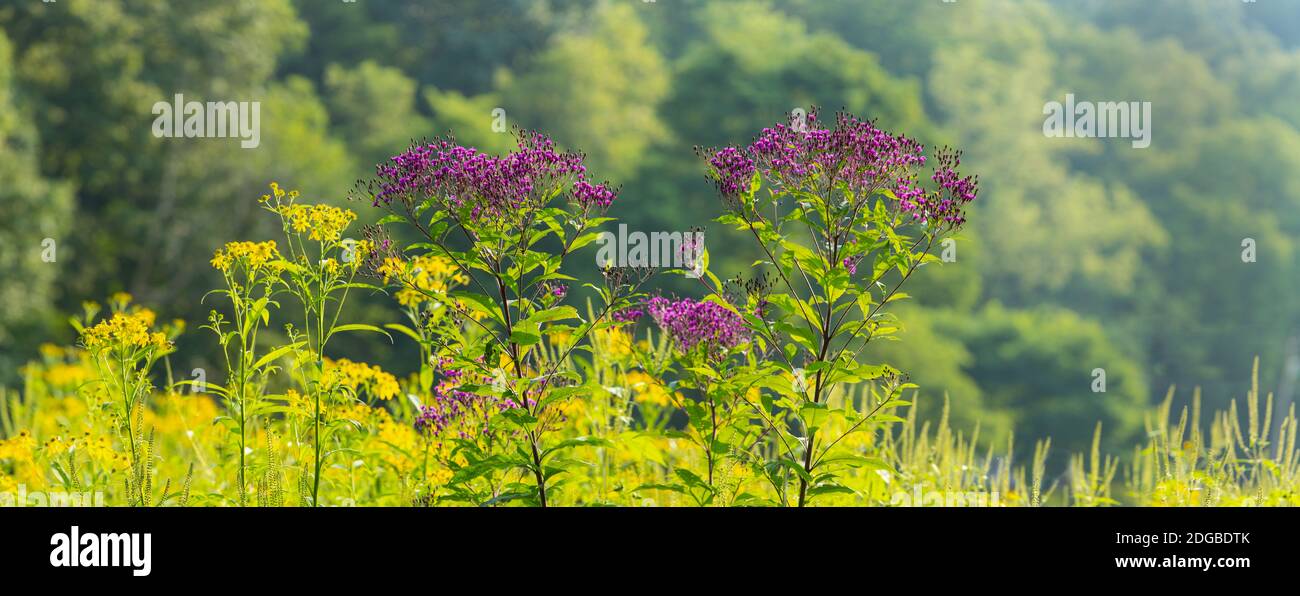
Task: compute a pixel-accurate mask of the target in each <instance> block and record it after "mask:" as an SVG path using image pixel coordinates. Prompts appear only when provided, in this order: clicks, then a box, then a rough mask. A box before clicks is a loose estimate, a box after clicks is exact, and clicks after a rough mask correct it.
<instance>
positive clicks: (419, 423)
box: [414, 358, 515, 439]
mask: <svg viewBox="0 0 1300 596" xmlns="http://www.w3.org/2000/svg"><path fill="white" fill-rule="evenodd" d="M451 364H452V360H451V359H450V358H443V359H441V360H439V361H438V365H437V366H436V367H435V370H434V372H435V374H438V375H439V376H440V377H441V379H440V380H439V381H438V384H437V385H435V386H434V387H433V401H432V403H430V404H427V405H423V406H420V413H419V414H418V415H417V416H416V418H415V425H414V426H415V430H416V432H419V433H421V434H425V435H429V436H440V435H441V434H442V432H443V431H444V430H446V429H447V428H448V427H449V426H452V425H453V424H456V423H458V422H465V421H468V420H474V421H476V422H479V423H482V424H483V425H484V426H486V424H487V420H488V418H490V417H491V415H492V414H494V413H496V412H498V411H500V410H507V409H510V408H514V407H515V402H514V400H511V399H502V398H500V397H497V396H495V395H480V394H477V393H473V392H469V391H464V390H462V389H460V386H461V381H462V379H463V377H464V372H463V371H461V370H457V369H453V368H449V367H450V366H451ZM484 381H485V382H489V380H488V379H484ZM469 430H470V429H469V428H468V427H467V425H465V424H461V425H460V428H459V429H458V434H459V436H460V437H461V438H462V439H465V438H469V437H470V432H469Z"/></svg>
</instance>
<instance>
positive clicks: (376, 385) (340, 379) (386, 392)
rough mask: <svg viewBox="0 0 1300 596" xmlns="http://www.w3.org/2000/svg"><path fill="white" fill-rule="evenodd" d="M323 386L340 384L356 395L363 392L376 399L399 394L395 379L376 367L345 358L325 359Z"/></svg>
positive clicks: (399, 389) (398, 386) (399, 388)
mask: <svg viewBox="0 0 1300 596" xmlns="http://www.w3.org/2000/svg"><path fill="white" fill-rule="evenodd" d="M325 384H326V385H331V386H332V385H334V384H341V385H343V386H345V387H347V388H349V389H351V390H352V391H354V392H357V393H359V392H361V391H362V390H365V391H366V392H368V393H369V394H370V396H371V397H375V398H378V399H392V398H394V397H397V395H398V394H399V393H401V386H400V385H398V383H397V377H394V376H393V375H391V374H389V373H386V372H384V370H383V369H381V368H379V367H378V366H371V365H369V364H366V363H364V362H353V361H351V360H348V359H346V358H339V359H338V360H330V359H328V358H327V359H325Z"/></svg>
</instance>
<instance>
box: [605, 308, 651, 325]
mask: <svg viewBox="0 0 1300 596" xmlns="http://www.w3.org/2000/svg"><path fill="white" fill-rule="evenodd" d="M644 314H645V311H643V310H641V309H639V308H625V309H622V310H616V311H614V314H612V315H610V317H611V318H613V319H614V320H615V321H618V322H619V323H635V322H637V321H638V320H640V318H641V316H642V315H644Z"/></svg>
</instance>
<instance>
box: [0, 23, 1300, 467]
mask: <svg viewBox="0 0 1300 596" xmlns="http://www.w3.org/2000/svg"><path fill="white" fill-rule="evenodd" d="M1298 44H1300V3H1296V2H1285V1H1275V2H1258V3H1243V2H1240V1H1237V0H1146V1H1142V2H1132V1H1129V2H1121V1H1107V0H1095V1H1083V0H1077V1H1066V0H1061V1H1058V2H1052V1H1043V0H1023V1H1013V0H962V1H960V2H952V3H948V2H941V1H939V0H926V1H903V0H771V1H763V0H743V1H736V0H658V1H650V2H642V1H640V0H549V1H544V0H492V1H484V0H437V1H427V2H420V1H398V0H359V1H357V2H337V1H323V0H231V1H223V2H211V1H209V0H170V1H168V2H155V1H151V0H59V1H58V2H57V3H48V4H47V3H42V2H40V1H37V0H0V305H3V306H2V307H0V385H11V386H12V385H13V384H15V383H18V382H19V381H20V378H21V376H20V375H21V366H22V364H23V363H24V362H25V361H27V360H29V359H31V358H33V357H34V356H35V355H36V353H37V346H38V345H39V344H40V343H42V342H46V341H51V340H53V341H58V342H63V343H69V342H72V341H73V340H74V339H75V332H74V330H73V329H72V328H71V327H70V326H69V325H68V324H67V318H66V317H67V313H70V312H75V311H78V310H80V304H81V303H82V301H85V300H102V299H103V298H104V297H105V296H107V295H109V294H110V293H113V292H116V291H125V292H129V293H131V294H133V295H134V296H135V297H136V300H137V301H138V302H140V303H142V304H147V305H150V306H151V307H153V308H154V309H155V310H157V311H158V312H159V314H160V316H161V317H164V318H167V319H171V318H181V319H185V320H187V321H190V322H191V325H192V326H197V324H199V323H200V322H202V321H204V320H205V319H206V316H207V311H208V310H209V309H210V308H211V305H208V304H201V303H199V302H198V301H197V300H196V299H195V298H196V297H197V296H202V295H203V294H204V292H206V291H207V290H209V289H210V288H213V287H217V286H218V285H219V284H220V278H219V273H218V272H217V271H214V270H213V269H212V268H211V267H208V266H207V261H208V259H209V258H210V257H211V255H212V253H213V251H214V250H215V249H217V248H219V246H220V244H221V243H222V242H224V241H225V240H226V239H230V238H249V239H254V240H257V239H262V238H267V237H271V235H272V233H273V232H274V230H273V229H271V228H272V227H273V226H272V222H271V221H269V220H268V219H267V218H265V217H264V216H259V214H258V213H257V203H256V201H255V200H254V198H255V197H257V196H259V195H260V194H262V193H263V192H265V187H266V184H267V182H268V181H270V180H277V181H279V182H280V183H281V184H284V185H287V186H289V187H292V188H300V189H302V191H303V194H304V196H306V197H308V198H310V199H311V200H312V201H326V202H333V203H334V204H336V205H346V206H349V207H351V208H353V209H355V210H357V211H358V212H359V213H360V219H361V220H362V221H373V220H374V219H375V218H376V217H377V216H375V215H374V213H372V212H371V210H370V207H369V205H368V204H357V203H351V204H348V202H347V200H346V195H347V192H348V190H349V189H350V188H352V186H353V183H354V181H355V180H356V179H358V178H361V177H364V176H367V175H368V174H371V173H373V171H374V164H375V163H376V162H379V161H382V160H384V159H386V158H387V157H388V156H390V155H393V154H396V153H398V152H400V151H401V150H402V149H404V148H405V147H406V146H407V144H408V143H409V142H410V140H411V139H413V138H420V137H425V136H434V135H438V134H444V133H446V132H449V131H450V132H453V133H454V134H455V135H456V136H457V138H458V139H459V140H460V141H461V142H463V143H465V144H469V145H475V146H478V147H480V148H483V149H485V150H492V149H498V150H499V149H505V148H507V147H508V146H510V144H511V143H512V141H513V139H512V137H511V136H510V135H509V134H508V133H501V132H498V131H496V130H494V128H493V123H494V121H495V120H494V111H495V110H497V109H501V110H504V114H505V117H506V120H507V121H508V123H509V124H511V125H519V126H523V127H527V128H536V129H540V130H543V131H546V132H548V133H550V134H551V135H553V136H554V137H555V138H556V139H557V141H558V142H560V143H563V144H565V145H566V146H573V147H581V148H583V149H584V150H586V151H587V153H588V163H589V165H590V166H591V168H592V170H593V171H594V172H597V173H599V175H600V176H601V177H607V178H609V179H610V180H611V181H613V182H615V183H616V184H620V185H622V187H623V190H622V193H621V195H620V200H619V202H618V204H617V205H616V206H615V208H614V211H613V212H612V214H613V215H616V216H617V217H618V218H619V220H620V221H621V222H623V223H626V224H628V226H629V228H631V229H633V230H643V231H661V230H662V231H686V230H689V229H690V228H691V227H693V226H702V227H704V228H705V230H706V234H707V235H708V236H707V238H708V240H707V243H708V244H709V245H710V246H713V247H714V250H713V254H714V260H715V262H714V265H713V268H714V269H715V270H716V271H718V272H719V273H727V272H729V271H733V270H734V271H740V270H742V269H744V268H747V267H748V266H749V264H750V263H751V262H752V261H753V260H754V258H755V257H756V255H754V254H747V253H746V252H744V250H745V247H748V245H747V244H744V243H739V242H732V241H730V240H731V238H730V237H729V236H728V235H727V234H728V232H726V231H725V230H723V229H721V226H717V225H716V224H714V225H713V226H710V222H711V220H712V219H713V218H714V217H716V216H717V215H718V214H719V213H720V210H721V206H720V205H719V204H718V201H717V200H716V197H715V193H714V189H713V188H712V186H711V185H710V184H709V183H708V182H707V181H706V180H705V179H704V176H703V173H704V172H703V169H702V166H701V165H700V163H699V160H698V159H697V158H696V157H695V155H694V154H693V153H692V151H691V150H690V148H691V147H692V146H693V145H703V146H718V145H723V144H728V143H744V142H747V141H749V138H748V137H749V135H751V134H752V131H755V130H758V129H760V128H761V127H763V126H766V125H769V124H770V123H771V122H775V121H778V120H781V119H783V118H784V114H788V113H789V112H790V111H791V110H792V109H794V108H797V107H801V106H802V107H806V106H809V105H817V106H821V107H822V108H823V110H824V111H827V112H831V111H834V110H836V109H839V108H844V109H847V110H849V111H851V112H853V113H855V114H858V115H863V116H866V117H872V118H876V119H878V121H879V124H880V126H882V127H883V128H886V129H889V130H899V131H907V132H909V133H910V134H915V135H918V136H919V137H920V139H921V140H922V141H923V142H925V143H927V144H935V143H938V144H952V145H956V146H959V147H962V148H964V149H965V150H966V155H965V158H964V164H965V169H966V170H967V171H969V172H978V173H979V174H980V179H981V184H982V188H983V192H982V193H981V199H980V201H978V202H976V203H975V204H974V205H973V209H974V213H973V214H972V215H971V217H970V224H969V225H967V227H966V228H965V229H964V230H963V232H962V235H961V238H960V240H959V243H958V248H957V259H956V261H955V262H953V263H947V264H945V265H943V266H942V267H935V268H932V269H929V270H927V271H926V272H925V275H922V276H918V278H917V279H916V280H915V282H914V283H915V285H913V286H911V287H910V288H909V293H910V294H911V295H912V296H913V297H914V299H913V300H911V301H909V302H908V303H907V305H906V306H905V308H906V309H907V314H906V315H903V316H902V317H901V318H902V319H903V320H905V321H907V322H908V327H907V329H906V330H905V332H904V334H903V339H904V341H901V342H893V343H888V342H886V343H883V345H879V346H877V347H876V348H874V349H875V350H877V351H878V355H879V359H880V360H883V361H885V362H889V363H891V364H893V365H895V366H897V367H898V368H900V369H901V370H903V371H906V372H908V373H909V374H911V375H912V379H913V381H914V382H916V383H918V384H919V385H920V387H921V392H922V400H923V401H922V403H928V404H929V405H930V406H931V413H932V414H933V413H937V412H938V410H939V406H940V405H941V404H942V402H943V398H944V396H947V398H948V399H949V400H950V401H951V416H952V418H953V421H954V425H956V426H958V427H971V426H973V425H974V424H975V423H976V422H977V421H978V422H979V423H980V424H981V425H982V428H983V431H982V434H981V436H982V437H986V438H988V439H990V440H995V439H997V437H998V435H999V434H1000V433H1002V432H1005V431H1007V430H1010V429H1012V428H1014V429H1015V431H1016V434H1017V435H1018V436H1021V437H1024V438H1026V439H1029V440H1027V441H1024V442H1022V443H1021V444H1024V445H1032V439H1034V438H1036V437H1040V436H1047V435H1050V436H1052V438H1053V446H1054V447H1059V448H1061V452H1062V453H1064V452H1066V451H1079V450H1086V449H1087V447H1088V444H1089V442H1090V441H1091V439H1092V433H1093V429H1094V424H1095V422H1096V421H1098V420H1100V421H1102V423H1103V425H1104V429H1105V431H1104V437H1105V440H1106V442H1107V443H1109V444H1111V445H1119V446H1121V447H1122V446H1127V445H1130V444H1131V443H1132V441H1133V440H1135V439H1138V438H1139V435H1140V434H1141V431H1142V412H1143V411H1145V410H1146V409H1147V408H1148V407H1150V406H1151V405H1152V404H1154V403H1155V402H1158V401H1159V400H1160V399H1161V398H1162V397H1163V396H1164V394H1165V392H1166V391H1167V390H1168V388H1169V387H1170V386H1171V385H1177V386H1178V387H1179V396H1180V397H1183V398H1186V397H1189V396H1190V392H1191V389H1192V388H1193V387H1201V388H1202V390H1203V399H1204V402H1205V407H1206V408H1207V409H1210V408H1215V409H1217V408H1222V407H1226V405H1227V403H1228V400H1230V399H1231V398H1233V397H1240V396H1241V395H1242V394H1243V393H1244V392H1245V390H1246V389H1247V386H1248V380H1249V378H1250V369H1251V363H1252V360H1253V359H1254V358H1255V357H1256V356H1257V355H1258V356H1259V358H1260V378H1261V384H1262V385H1263V389H1264V390H1265V391H1273V392H1275V393H1276V394H1277V399H1278V401H1279V402H1280V403H1279V404H1278V406H1277V409H1278V410H1279V411H1285V409H1286V407H1287V404H1288V403H1289V402H1290V401H1291V399H1292V395H1293V393H1294V389H1295V382H1296V377H1297V374H1298V373H1300V334H1298V333H1297V322H1300V321H1298V319H1300V300H1294V299H1292V293H1293V292H1294V290H1295V288H1297V286H1298V285H1300V284H1297V281H1300V269H1298V267H1300V259H1297V256H1298V255H1297V252H1298V251H1300V244H1297V242H1296V240H1295V238H1296V236H1297V232H1300V210H1298V209H1297V207H1300V102H1298V101H1297V98H1300V48H1297V45H1298ZM177 93H180V94H184V95H185V96H186V98H187V99H193V100H198V101H207V100H220V101H229V100H236V101H245V100H249V101H260V102H261V110H262V111H261V124H262V133H261V146H260V147H258V148H257V149H251V150H250V149H241V148H240V147H239V144H238V143H237V142H230V141H228V140H214V139H165V138H163V139H160V138H155V137H154V136H153V135H152V134H151V129H150V123H151V122H152V120H153V118H154V116H153V114H152V113H151V112H150V107H151V106H152V105H153V104H154V102H156V101H160V100H164V101H165V100H169V99H170V98H172V97H173V96H174V95H175V94H177ZM1066 94H1074V95H1076V96H1078V97H1080V98H1086V99H1091V100H1095V101H1149V102H1151V103H1152V106H1153V107H1152V118H1153V125H1152V143H1151V146H1150V147H1149V148H1146V149H1135V148H1133V147H1132V146H1131V145H1130V143H1129V142H1128V141H1127V140H1126V139H1078V138H1073V139H1067V138H1048V137H1045V136H1044V134H1043V132H1042V125H1043V118H1044V116H1043V106H1044V104H1045V103H1046V102H1049V101H1062V100H1063V98H1064V97H1065V95H1066ZM46 238H53V239H55V240H56V241H57V242H58V243H59V253H58V255H59V258H58V260H57V262H55V263H46V262H44V261H42V259H41V246H42V242H43V240H44V239H46ZM1247 238H1249V239H1253V241H1254V242H1255V246H1256V247H1257V258H1256V260H1255V261H1254V262H1243V260H1242V254H1241V253H1242V242H1243V240H1244V239H1247ZM718 247H726V249H725V250H722V249H720V248H718ZM581 258H584V259H585V258H589V255H581ZM584 265H587V264H584V263H579V264H578V265H577V266H571V268H572V269H573V270H575V271H583V270H584V267H583V266H584ZM586 269H587V270H589V271H588V273H589V274H591V275H594V274H595V273H596V268H595V267H594V263H590V266H589V267H586ZM656 283H657V284H658V285H659V286H660V287H663V288H665V290H666V291H675V292H678V293H682V294H691V293H692V291H693V287H692V286H689V285H686V284H685V283H683V282H682V281H681V280H679V279H677V278H669V277H661V278H659V279H658V280H657V282H656ZM674 284H676V285H674ZM390 305H391V301H386V300H369V301H366V300H357V301H354V303H353V306H352V308H356V309H360V310H364V311H367V312H365V313H364V314H360V315H359V317H360V318H365V319H366V320H394V321H396V320H398V319H399V317H400V315H399V314H398V313H397V311H396V310H395V309H393V307H392V306H390ZM386 309H392V312H391V313H387V312H385V310H386ZM271 331H275V330H271ZM206 340H207V338H206V337H201V336H200V334H198V333H193V334H188V335H187V336H182V338H181V340H180V342H179V348H180V351H179V353H178V354H177V355H176V356H174V357H173V359H174V361H175V362H176V366H177V368H178V369H181V370H184V371H188V370H190V369H191V368H198V367H211V368H218V367H215V366H213V360H212V359H213V355H212V353H211V351H212V350H211V346H210V345H208V344H209V343H210V342H207V341H206ZM275 340H276V338H268V341H275ZM340 348H341V352H342V353H340V354H339V355H340V356H345V357H354V358H363V359H364V360H365V361H367V362H373V363H376V364H379V365H381V366H383V367H384V368H385V369H389V370H393V371H394V372H397V373H407V372H410V371H409V370H404V369H403V366H404V364H405V363H409V362H410V361H411V359H410V358H406V359H404V360H402V359H399V358H398V353H397V351H398V350H403V349H407V348H410V349H412V350H413V349H414V348H413V347H411V346H405V347H404V346H401V345H398V346H393V345H390V344H389V343H388V342H387V341H386V340H384V339H383V338H379V339H373V340H372V339H363V338H358V339H357V340H356V341H354V342H352V343H349V344H348V345H344V346H340ZM1098 368H1101V369H1104V370H1105V372H1106V391H1105V392H1104V393H1096V392H1094V391H1093V389H1092V388H1093V380H1094V378H1093V371H1094V370H1095V369H1098ZM925 400H928V402H927V401H925Z"/></svg>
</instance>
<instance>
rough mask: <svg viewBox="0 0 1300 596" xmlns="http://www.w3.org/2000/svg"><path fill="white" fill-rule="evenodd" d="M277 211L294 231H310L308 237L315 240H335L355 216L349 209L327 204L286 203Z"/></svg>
mask: <svg viewBox="0 0 1300 596" xmlns="http://www.w3.org/2000/svg"><path fill="white" fill-rule="evenodd" d="M279 213H280V216H281V217H283V218H285V220H286V221H288V222H289V227H290V228H292V229H293V231H294V232H296V233H298V234H301V233H303V232H310V233H311V234H310V238H311V239H312V240H315V241H317V242H337V241H338V240H339V238H340V237H341V236H342V235H343V230H346V229H347V227H348V226H349V225H352V222H353V221H354V220H355V219H356V218H357V214H356V213H354V212H353V211H352V210H351V209H340V208H338V207H331V206H329V205H295V204H286V205H281V206H280V207H279Z"/></svg>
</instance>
